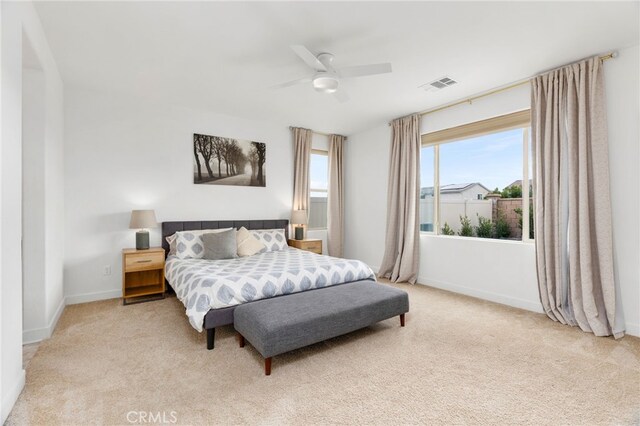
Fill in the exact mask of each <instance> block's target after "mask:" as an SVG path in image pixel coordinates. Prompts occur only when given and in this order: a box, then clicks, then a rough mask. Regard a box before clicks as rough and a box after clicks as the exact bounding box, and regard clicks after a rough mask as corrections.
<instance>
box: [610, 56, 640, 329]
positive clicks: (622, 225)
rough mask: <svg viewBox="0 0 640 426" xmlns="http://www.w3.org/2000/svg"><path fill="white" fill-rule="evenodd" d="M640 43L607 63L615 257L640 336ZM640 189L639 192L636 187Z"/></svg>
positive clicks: (629, 317)
mask: <svg viewBox="0 0 640 426" xmlns="http://www.w3.org/2000/svg"><path fill="white" fill-rule="evenodd" d="M639 49H640V45H636V46H632V47H629V48H627V49H623V50H620V51H619V52H618V53H619V55H618V57H617V58H616V59H613V60H610V61H607V62H606V63H605V66H604V71H605V74H604V75H605V84H606V95H607V117H608V120H609V156H610V157H609V161H610V175H611V205H612V215H613V254H614V257H613V260H614V267H615V272H616V278H617V280H618V282H619V283H620V290H621V296H622V308H623V311H624V317H625V320H626V326H627V333H629V334H633V335H635V336H640V223H639V222H640V193H639V191H640V172H639V168H640V167H639V159H640V148H639V144H640V130H639V127H640V122H639V119H640V98H639V96H640V74H639V72H638V71H639V70H640V54H639V53H640V50H639ZM634 188H635V190H634Z"/></svg>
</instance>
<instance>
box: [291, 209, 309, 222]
mask: <svg viewBox="0 0 640 426" xmlns="http://www.w3.org/2000/svg"><path fill="white" fill-rule="evenodd" d="M291 223H292V224H294V225H306V224H307V211H306V210H294V211H293V213H291Z"/></svg>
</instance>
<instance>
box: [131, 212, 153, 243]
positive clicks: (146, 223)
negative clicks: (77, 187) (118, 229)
mask: <svg viewBox="0 0 640 426" xmlns="http://www.w3.org/2000/svg"><path fill="white" fill-rule="evenodd" d="M157 226H158V222H157V221H156V214H155V212H154V211H153V210H132V211H131V221H130V222H129V229H138V230H139V231H138V232H136V249H137V250H147V249H148V248H149V230H148V228H155V227H157Z"/></svg>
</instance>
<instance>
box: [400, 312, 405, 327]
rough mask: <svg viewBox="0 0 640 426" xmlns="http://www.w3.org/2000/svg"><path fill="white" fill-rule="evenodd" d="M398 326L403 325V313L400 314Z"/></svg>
mask: <svg viewBox="0 0 640 426" xmlns="http://www.w3.org/2000/svg"><path fill="white" fill-rule="evenodd" d="M400 327H404V314H400Z"/></svg>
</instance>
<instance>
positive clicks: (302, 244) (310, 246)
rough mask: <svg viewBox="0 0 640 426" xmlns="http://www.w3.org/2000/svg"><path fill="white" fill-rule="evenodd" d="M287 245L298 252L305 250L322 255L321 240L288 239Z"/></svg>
mask: <svg viewBox="0 0 640 426" xmlns="http://www.w3.org/2000/svg"><path fill="white" fill-rule="evenodd" d="M287 243H288V244H289V245H290V246H291V247H295V248H297V249H300V250H306V251H310V252H313V253H317V254H322V240H312V239H308V240H292V239H289V240H288V241H287Z"/></svg>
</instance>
